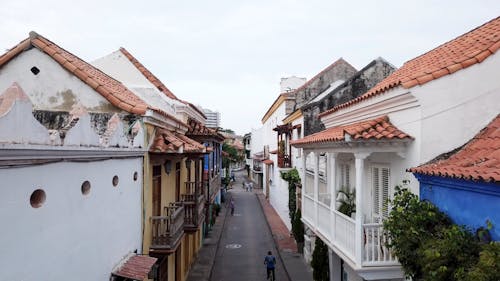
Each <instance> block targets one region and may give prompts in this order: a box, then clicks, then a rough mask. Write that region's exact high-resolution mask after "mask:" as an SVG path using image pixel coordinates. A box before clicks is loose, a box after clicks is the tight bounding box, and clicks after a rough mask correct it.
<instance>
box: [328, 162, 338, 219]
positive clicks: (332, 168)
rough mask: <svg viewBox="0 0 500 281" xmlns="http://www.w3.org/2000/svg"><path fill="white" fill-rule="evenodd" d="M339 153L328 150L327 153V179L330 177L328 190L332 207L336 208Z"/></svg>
mask: <svg viewBox="0 0 500 281" xmlns="http://www.w3.org/2000/svg"><path fill="white" fill-rule="evenodd" d="M336 160H337V153H333V152H328V153H327V164H328V170H327V179H328V190H329V191H330V198H331V199H330V209H335V200H336V195H337V194H336V193H335V192H336V180H337V173H336V170H337V161H336Z"/></svg>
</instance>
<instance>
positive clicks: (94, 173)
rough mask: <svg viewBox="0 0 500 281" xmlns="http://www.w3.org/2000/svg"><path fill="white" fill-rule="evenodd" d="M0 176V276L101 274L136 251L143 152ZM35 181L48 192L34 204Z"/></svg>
mask: <svg viewBox="0 0 500 281" xmlns="http://www.w3.org/2000/svg"><path fill="white" fill-rule="evenodd" d="M134 172H137V173H138V179H137V181H134V179H133V174H134ZM115 175H117V176H118V177H119V184H118V186H117V187H114V186H113V185H112V178H113V176H115ZM0 179H2V180H1V183H0V222H1V223H2V230H1V237H2V239H0V248H1V249H2V251H1V252H0V265H1V268H2V269H1V270H0V280H24V281H30V280H33V281H38V280H82V281H83V280H85V281H87V280H108V279H109V276H110V273H111V270H112V269H113V267H114V266H115V265H116V264H117V263H118V262H119V261H120V260H121V259H122V257H123V256H125V255H126V254H127V253H129V252H132V251H134V250H136V249H137V250H138V251H141V186H142V158H135V159H124V160H107V161H98V162H88V163H74V162H62V163H56V164H47V165H40V166H32V167H25V168H11V169H0ZM86 180H88V181H90V183H91V190H90V194H88V195H82V193H81V185H82V183H83V182H84V181H86ZM39 188H41V189H43V190H44V191H45V192H46V196H47V198H46V202H45V204H44V205H43V206H42V207H40V208H37V209H35V208H32V207H31V205H30V195H31V193H32V192H33V191H34V190H36V189H39Z"/></svg>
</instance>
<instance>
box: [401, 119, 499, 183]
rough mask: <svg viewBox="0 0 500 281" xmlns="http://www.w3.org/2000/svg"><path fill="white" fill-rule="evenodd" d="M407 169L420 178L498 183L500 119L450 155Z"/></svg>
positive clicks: (495, 120)
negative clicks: (434, 177) (429, 177)
mask: <svg viewBox="0 0 500 281" xmlns="http://www.w3.org/2000/svg"><path fill="white" fill-rule="evenodd" d="M446 156H447V157H445V159H442V158H443V157H442V156H439V157H437V158H436V159H434V160H432V161H430V162H429V163H427V164H424V165H421V166H419V167H416V168H411V169H409V171H410V172H413V173H417V174H424V175H432V176H441V177H451V178H460V179H467V180H476V181H486V182H500V115H498V116H497V117H496V118H495V119H494V120H493V121H492V122H491V123H490V124H488V126H486V128H484V129H483V130H482V131H481V132H480V133H479V134H477V135H476V136H475V137H474V138H473V139H472V140H470V141H469V142H468V143H467V144H466V145H464V146H463V147H462V148H460V149H459V150H458V151H456V152H454V153H452V154H451V155H446Z"/></svg>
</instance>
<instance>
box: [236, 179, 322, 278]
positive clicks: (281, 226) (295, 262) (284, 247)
mask: <svg viewBox="0 0 500 281" xmlns="http://www.w3.org/2000/svg"><path fill="white" fill-rule="evenodd" d="M245 179H246V180H248V179H247V178H246V177H245ZM254 193H255V195H256V196H257V198H258V199H259V203H260V206H261V207H262V211H263V212H264V215H265V216H266V219H267V224H268V225H269V228H270V229H271V232H272V234H273V239H274V242H275V243H276V247H277V248H278V250H279V252H278V255H279V257H280V258H281V260H282V261H283V264H284V266H285V271H286V273H287V275H288V278H289V279H290V281H309V280H311V281H312V280H313V278H312V269H311V268H310V267H309V266H308V265H307V264H306V263H305V261H304V258H303V256H302V254H299V253H297V244H296V243H295V239H294V238H293V237H291V236H290V232H289V231H288V228H287V227H286V225H285V223H283V221H282V220H281V218H280V216H279V215H278V213H277V212H276V211H275V210H274V208H273V207H272V206H271V204H270V203H269V202H268V201H267V200H266V197H265V195H264V194H263V193H262V189H254Z"/></svg>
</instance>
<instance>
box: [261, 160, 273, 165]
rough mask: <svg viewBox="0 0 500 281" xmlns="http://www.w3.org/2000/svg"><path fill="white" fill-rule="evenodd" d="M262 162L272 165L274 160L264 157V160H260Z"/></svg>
mask: <svg viewBox="0 0 500 281" xmlns="http://www.w3.org/2000/svg"><path fill="white" fill-rule="evenodd" d="M262 163H264V164H266V165H274V162H273V160H271V159H266V160H264V161H262Z"/></svg>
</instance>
